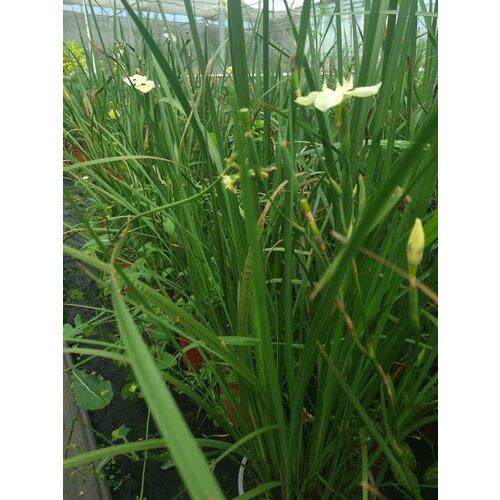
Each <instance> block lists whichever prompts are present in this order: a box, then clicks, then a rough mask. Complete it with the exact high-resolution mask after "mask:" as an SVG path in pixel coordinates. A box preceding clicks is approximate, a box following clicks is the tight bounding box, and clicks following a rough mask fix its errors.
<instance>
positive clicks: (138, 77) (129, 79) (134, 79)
mask: <svg viewBox="0 0 500 500" xmlns="http://www.w3.org/2000/svg"><path fill="white" fill-rule="evenodd" d="M123 81H124V82H125V83H127V84H128V85H130V82H132V84H133V85H137V84H139V83H144V82H145V81H146V77H145V76H143V75H137V74H136V75H132V76H128V77H126V78H124V79H123Z"/></svg>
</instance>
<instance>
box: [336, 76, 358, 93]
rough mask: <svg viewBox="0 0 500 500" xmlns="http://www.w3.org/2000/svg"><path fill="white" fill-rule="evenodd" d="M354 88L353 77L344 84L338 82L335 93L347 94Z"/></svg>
mask: <svg viewBox="0 0 500 500" xmlns="http://www.w3.org/2000/svg"><path fill="white" fill-rule="evenodd" d="M353 87H354V84H353V79H352V76H351V77H350V78H349V80H345V81H344V83H343V84H341V83H340V82H339V81H338V80H337V85H336V86H335V92H340V93H341V94H345V93H346V92H347V91H349V90H351V89H352V88H353Z"/></svg>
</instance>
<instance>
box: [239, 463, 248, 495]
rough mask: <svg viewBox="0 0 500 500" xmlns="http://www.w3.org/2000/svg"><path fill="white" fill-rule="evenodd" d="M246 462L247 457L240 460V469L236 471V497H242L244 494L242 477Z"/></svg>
mask: <svg viewBox="0 0 500 500" xmlns="http://www.w3.org/2000/svg"><path fill="white" fill-rule="evenodd" d="M247 462H248V458H247V457H243V458H242V459H241V465H240V469H239V471H238V495H243V494H244V493H245V488H244V485H243V476H244V475H245V465H246V464H247Z"/></svg>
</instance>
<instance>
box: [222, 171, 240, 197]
mask: <svg viewBox="0 0 500 500" xmlns="http://www.w3.org/2000/svg"><path fill="white" fill-rule="evenodd" d="M239 180H240V176H239V174H236V175H223V176H222V184H224V187H225V188H226V189H227V190H228V191H231V192H233V193H237V192H238V188H237V184H238V181H239Z"/></svg>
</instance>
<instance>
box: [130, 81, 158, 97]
mask: <svg viewBox="0 0 500 500" xmlns="http://www.w3.org/2000/svg"><path fill="white" fill-rule="evenodd" d="M153 87H154V84H153V86H151V85H149V83H148V82H141V83H138V84H137V85H136V86H135V88H136V89H137V90H140V91H141V92H142V93H143V94H147V93H148V92H149V91H150V90H151V89H152V88H153Z"/></svg>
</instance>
